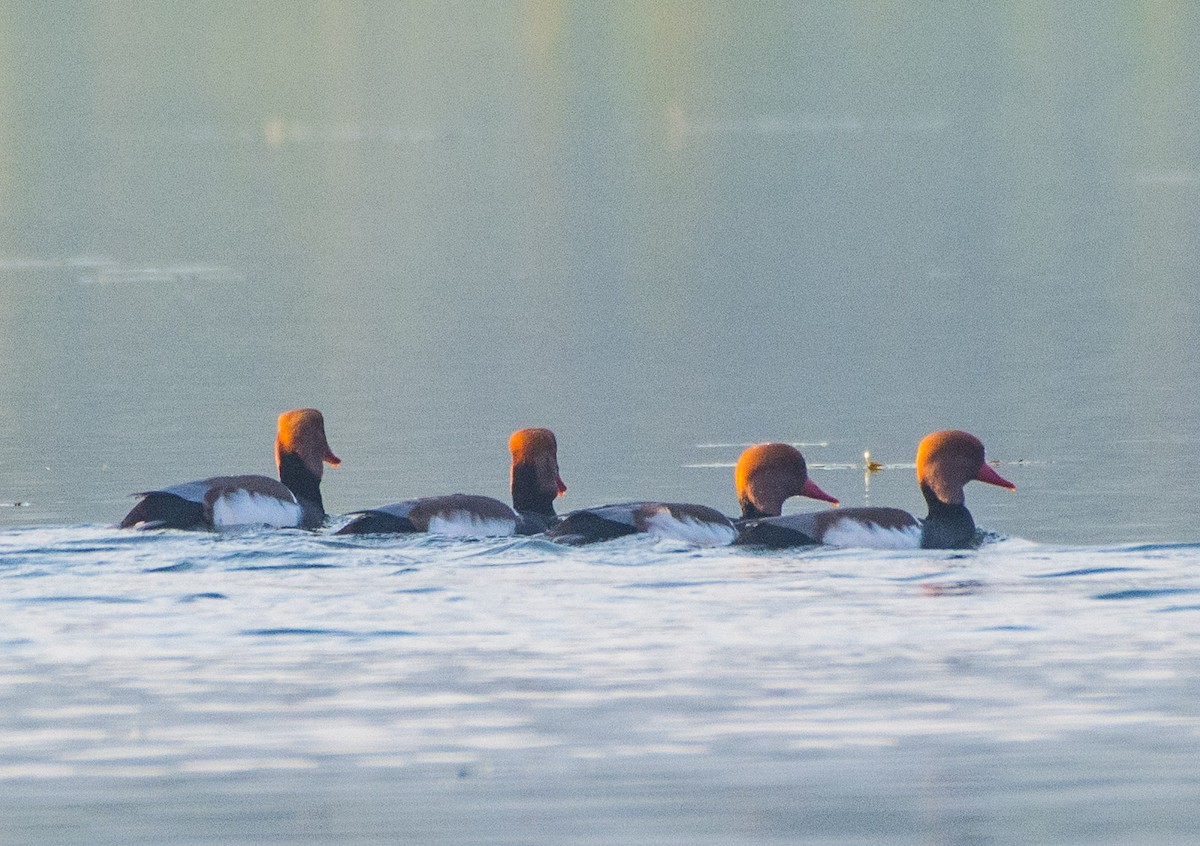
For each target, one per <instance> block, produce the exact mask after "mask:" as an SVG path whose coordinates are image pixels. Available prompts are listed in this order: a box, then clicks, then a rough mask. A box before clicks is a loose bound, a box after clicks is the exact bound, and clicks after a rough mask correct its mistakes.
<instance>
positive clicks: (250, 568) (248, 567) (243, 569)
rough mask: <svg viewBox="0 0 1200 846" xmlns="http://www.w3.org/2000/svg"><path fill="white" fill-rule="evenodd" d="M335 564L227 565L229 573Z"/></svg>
mask: <svg viewBox="0 0 1200 846" xmlns="http://www.w3.org/2000/svg"><path fill="white" fill-rule="evenodd" d="M337 568H338V565H337V564H316V563H313V562H310V561H297V562H296V563H294V564H246V565H244V566H241V567H227V568H226V571H227V572H230V573H241V572H253V571H256V570H336V569H337Z"/></svg>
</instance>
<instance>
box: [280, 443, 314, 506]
mask: <svg viewBox="0 0 1200 846" xmlns="http://www.w3.org/2000/svg"><path fill="white" fill-rule="evenodd" d="M279 481H281V482H283V483H284V484H285V485H287V488H288V490H290V491H291V492H292V493H293V494H295V496H296V499H298V500H301V501H302V502H304V503H308V504H309V505H313V506H316V507H317V508H319V509H321V512H322V513H324V511H325V503H324V502H323V501H322V500H321V480H320V479H318V478H317V476H316V474H314V473H313V471H311V470H309V469H308V465H307V464H305V463H304V461H303V460H302V459H301V458H300V456H298V455H296V453H294V452H285V453H283V454H282V455H280V456H279Z"/></svg>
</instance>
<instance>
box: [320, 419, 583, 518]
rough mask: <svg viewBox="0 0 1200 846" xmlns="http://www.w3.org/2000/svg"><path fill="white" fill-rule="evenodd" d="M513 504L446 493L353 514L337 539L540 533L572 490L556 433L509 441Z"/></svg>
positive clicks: (533, 432) (521, 432)
mask: <svg viewBox="0 0 1200 846" xmlns="http://www.w3.org/2000/svg"><path fill="white" fill-rule="evenodd" d="M508 449H509V452H510V453H511V455H512V467H511V470H510V474H509V485H510V489H511V493H512V505H511V506H509V505H506V504H505V503H503V502H501V501H500V500H498V499H493V498H492V497H490V496H480V495H477V494H462V493H455V494H445V495H440V496H425V497H417V498H414V499H406V500H402V501H400V502H393V503H391V504H390V505H381V506H379V507H378V508H371V509H367V510H364V511H356V512H352V514H351V515H350V516H351V520H350V522H348V523H347V524H346V525H344V526H342V527H341V528H340V529H338V530H337V531H336V532H334V534H337V535H364V534H411V533H421V532H430V533H434V534H442V535H455V536H464V537H489V536H508V535H535V534H539V533H541V532H544V531H545V530H546V529H547V528H549V527H550V526H551V525H553V523H554V522H555V521H556V520H557V519H558V516H557V514H556V513H555V511H554V501H555V500H556V499H557V498H558V497H560V496H562V495H564V494H565V493H566V492H567V486H566V485H565V484H564V483H563V480H562V475H561V474H560V472H559V469H558V441H557V439H556V438H555V436H554V432H552V431H551V430H549V429H545V428H540V427H535V428H528V429H518V430H517V431H516V432H513V433H512V435H511V436H510V437H509V439H508Z"/></svg>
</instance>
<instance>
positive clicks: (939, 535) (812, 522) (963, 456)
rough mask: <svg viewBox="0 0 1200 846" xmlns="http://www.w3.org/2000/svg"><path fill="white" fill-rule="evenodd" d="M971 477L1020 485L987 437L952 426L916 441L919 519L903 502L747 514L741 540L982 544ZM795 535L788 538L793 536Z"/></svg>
mask: <svg viewBox="0 0 1200 846" xmlns="http://www.w3.org/2000/svg"><path fill="white" fill-rule="evenodd" d="M972 480H975V481H980V482H987V483H988V484H989V485H998V486H999V487H1002V488H1008V489H1009V490H1014V491H1015V490H1016V489H1017V488H1016V485H1014V484H1013V483H1012V482H1010V481H1008V480H1007V479H1005V478H1003V477H1002V476H1000V474H999V473H997V472H996V471H995V470H993V469H992V468H991V466H990V465H988V464H987V462H986V461H984V454H983V443H982V442H981V441H980V440H979V438H977V437H975V436H974V435H971V434H969V433H967V432H961V431H958V430H955V429H947V430H944V431H941V432H934V433H932V434H930V435H926V436H925V438H924V439H922V441H921V443H920V445H919V446H918V447H917V482H918V484H919V485H920V486H921V494H922V495H923V496H924V497H925V502H926V503H927V504H928V506H929V514H928V515H927V516H926V517H925V519H924V520H918V519H917V518H916V517H914V516H913V515H911V514H909V513H908V512H907V511H902V510H900V509H898V508H869V507H868V508H841V509H838V510H836V511H822V512H813V513H806V514H789V515H787V516H786V517H778V518H767V519H759V520H748V521H746V522H745V523H744V524H742V534H741V535H740V536H739V538H738V543H747V544H760V545H765V546H795V545H800V544H803V543H810V544H818V543H825V544H833V545H836V546H867V547H887V548H893V549H896V548H910V549H915V548H918V547H920V548H924V549H966V548H970V547H973V546H976V545H977V544H978V539H977V537H976V532H975V521H974V519H972V517H971V512H970V511H968V510H967V507H966V505H964V502H965V498H964V495H963V488H964V486H965V485H966V484H967V482H970V481H972ZM789 538H791V540H790V541H789V540H788V539H789Z"/></svg>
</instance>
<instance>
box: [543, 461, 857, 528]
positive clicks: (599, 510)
mask: <svg viewBox="0 0 1200 846" xmlns="http://www.w3.org/2000/svg"><path fill="white" fill-rule="evenodd" d="M734 486H735V487H736V489H737V496H738V501H739V502H740V503H741V504H742V517H743V519H744V518H747V517H757V518H761V517H766V516H768V515H777V514H779V513H780V509H781V507H782V506H783V501H784V500H785V499H787V498H788V497H791V496H807V497H812V498H813V499H821V500H824V501H826V502H832V503H834V504H836V503H837V500H836V499H834V498H833V497H832V496H830V495H829V494H827V493H825V491H823V490H821V489H820V488H819V487H818V486H817V484H816V483H815V482H813V481H811V480H810V479H809V478H808V468H807V467H806V466H805V463H804V456H802V455H801V454H800V451H799V450H798V449H796V448H795V447H793V446H789V445H788V444H758V445H757V446H752V447H750V448H749V449H747V450H746V451H745V452H744V453H742V456H741V458H739V459H738V463H737V467H736V468H735V470H734ZM738 522H739V523H740V521H738ZM642 533H647V534H654V535H662V536H666V537H673V538H677V539H679V540H684V541H688V542H691V543H696V544H703V545H708V546H722V545H724V544H728V543H732V542H733V541H734V540H735V539H736V538H738V537H739V529H738V525H737V523H735V522H734V521H731V520H730V519H729V518H728V517H726V516H725V515H724V514H722V513H721V512H719V511H717V510H715V509H713V508H709V507H708V506H705V505H693V504H691V503H680V502H626V503H621V504H617V505H603V506H599V507H596V508H586V509H582V510H580V511H573V512H571V513H570V514H567V515H566V516H564V517H563V519H562V520H561V521H560V522H559V523H558V524H557V525H556V526H554V527H552V528H551V529H550V530H549V531H548V532H547V533H546V536H547V537H551V538H554V539H555V540H557V541H560V542H562V543H571V544H584V543H595V542H598V541H605V540H611V539H613V538H618V537H623V536H625V535H633V534H642ZM808 543H812V541H808Z"/></svg>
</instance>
